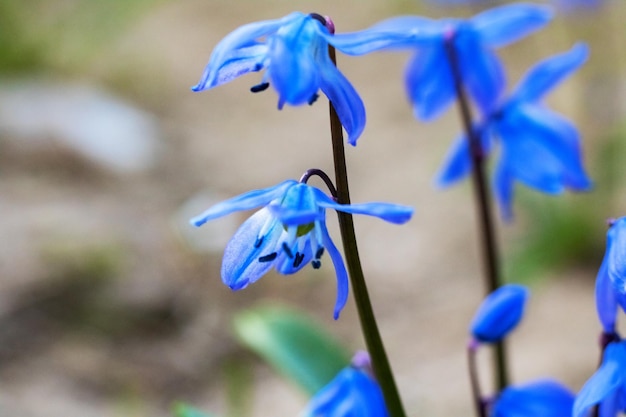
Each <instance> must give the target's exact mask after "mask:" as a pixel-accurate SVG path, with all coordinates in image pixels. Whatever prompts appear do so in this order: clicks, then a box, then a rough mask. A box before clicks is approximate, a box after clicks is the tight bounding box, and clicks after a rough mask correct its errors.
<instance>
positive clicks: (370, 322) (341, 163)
mask: <svg viewBox="0 0 626 417" xmlns="http://www.w3.org/2000/svg"><path fill="white" fill-rule="evenodd" d="M329 54H330V57H331V59H332V61H333V63H335V64H336V56H335V49H334V48H333V47H332V46H329ZM329 104H330V132H331V138H332V148H333V162H334V166H335V185H336V187H337V202H338V203H339V204H350V191H349V187H348V172H347V168H346V157H345V147H344V142H343V141H344V139H343V131H342V125H341V121H340V119H339V116H338V115H337V112H336V110H335V108H334V107H333V104H332V102H329ZM337 216H338V219H339V229H340V232H341V240H342V242H343V251H344V256H345V260H346V266H347V268H348V275H349V277H350V284H351V285H352V291H353V294H354V300H355V303H356V308H357V311H358V314H359V321H360V323H361V330H362V332H363V338H364V339H365V345H366V346H367V350H368V352H369V354H370V357H371V360H372V368H373V370H374V374H375V376H376V379H377V381H378V383H379V384H380V387H381V389H382V391H383V396H384V397H385V403H386V405H387V409H388V411H389V415H390V416H392V417H404V416H405V415H406V414H405V412H404V407H403V405H402V401H401V399H400V394H399V392H398V388H397V386H396V382H395V379H394V376H393V372H392V370H391V366H390V364H389V359H388V358H387V353H386V352H385V347H384V345H383V341H382V338H381V337H380V332H379V331H378V325H377V324H376V317H375V316H374V310H373V309H372V303H371V301H370V297H369V293H368V290H367V285H366V284H365V277H364V275H363V268H362V267H361V261H360V258H359V250H358V247H357V241H356V235H355V231H354V223H353V221H352V215H351V214H348V213H342V212H337Z"/></svg>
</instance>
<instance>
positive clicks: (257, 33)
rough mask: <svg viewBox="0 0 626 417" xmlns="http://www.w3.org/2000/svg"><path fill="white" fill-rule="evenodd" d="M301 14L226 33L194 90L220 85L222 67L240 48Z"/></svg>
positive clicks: (248, 25) (250, 24)
mask: <svg viewBox="0 0 626 417" xmlns="http://www.w3.org/2000/svg"><path fill="white" fill-rule="evenodd" d="M299 15H301V13H292V14H290V15H288V16H285V17H283V18H282V19H275V20H264V21H261V22H254V23H249V24H247V25H244V26H241V27H239V28H237V29H235V30H234V31H232V32H231V33H229V34H228V35H226V37H224V39H222V40H221V41H220V42H219V43H218V44H217V46H216V47H215V49H213V52H212V53H211V57H210V58H209V63H208V65H207V67H206V69H205V71H204V74H203V76H202V79H201V80H200V82H199V83H198V85H196V86H195V87H193V90H194V91H200V90H203V89H207V88H211V87H215V86H216V85H218V84H219V80H220V77H219V74H220V69H221V68H222V67H223V66H224V65H225V64H226V63H227V62H229V60H231V59H232V58H233V56H234V54H236V53H237V52H236V51H237V50H238V49H240V48H245V47H248V46H250V44H251V43H252V42H254V40H255V39H257V38H260V37H262V36H267V35H269V34H271V33H273V32H275V31H276V30H278V28H279V27H280V26H282V25H284V24H285V23H286V22H289V21H290V20H293V19H295V18H297V17H298V16H299ZM226 78H228V77H226Z"/></svg>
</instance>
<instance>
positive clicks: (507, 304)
mask: <svg viewBox="0 0 626 417" xmlns="http://www.w3.org/2000/svg"><path fill="white" fill-rule="evenodd" d="M527 298H528V289H527V288H526V287H524V286H522V285H516V284H507V285H503V286H502V287H500V288H498V289H497V290H495V291H494V292H492V293H491V294H489V295H488V296H487V297H486V298H485V299H484V301H483V302H482V303H481V305H480V307H479V308H478V311H477V312H476V315H475V316H474V319H473V320H472V324H471V326H470V328H471V333H472V336H473V337H474V338H475V339H476V340H478V341H481V342H485V343H495V342H498V341H500V340H501V339H502V338H503V337H505V336H506V335H507V334H508V333H509V332H510V331H511V330H513V329H514V328H515V326H517V324H518V323H519V321H520V320H521V318H522V316H523V315H524V306H525V305H526V299H527Z"/></svg>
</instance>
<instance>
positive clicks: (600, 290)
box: [595, 244, 617, 333]
mask: <svg viewBox="0 0 626 417" xmlns="http://www.w3.org/2000/svg"><path fill="white" fill-rule="evenodd" d="M608 248H609V246H608V244H607V254H606V255H605V256H604V259H603V260H602V265H600V270H599V271H598V275H597V277H596V291H595V295H596V310H597V312H598V317H599V318H600V323H602V328H603V329H604V332H605V333H614V332H615V321H616V318H617V317H616V316H617V300H616V298H615V289H614V288H613V284H612V283H611V280H610V279H609V274H608V256H607V255H608Z"/></svg>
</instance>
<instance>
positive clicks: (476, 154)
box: [445, 34, 509, 390]
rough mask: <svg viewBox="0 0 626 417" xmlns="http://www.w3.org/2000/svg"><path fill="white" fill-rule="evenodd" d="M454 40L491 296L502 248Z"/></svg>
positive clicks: (503, 362)
mask: <svg viewBox="0 0 626 417" xmlns="http://www.w3.org/2000/svg"><path fill="white" fill-rule="evenodd" d="M453 36H454V35H453V34H451V35H450V36H449V37H448V38H447V39H446V41H445V42H446V53H447V55H448V61H449V62H450V69H451V71H452V76H453V78H454V87H455V90H456V95H457V103H458V106H459V110H460V113H461V119H462V122H463V127H464V129H465V134H466V136H467V140H468V141H469V147H470V155H471V158H472V182H473V184H474V196H475V197H476V206H477V210H478V221H479V228H480V230H481V233H480V236H481V246H482V254H483V267H484V276H485V281H486V284H487V288H486V293H487V294H490V293H492V292H493V291H495V290H496V289H498V288H499V287H500V285H502V280H501V278H500V272H499V262H498V248H497V243H496V238H495V231H494V224H493V214H492V210H491V199H490V197H489V195H490V192H489V183H488V182H487V179H486V176H485V154H484V152H483V149H482V144H481V140H480V137H479V135H478V134H477V132H476V131H475V130H474V128H473V126H472V115H471V112H470V107H469V103H468V101H467V97H466V95H465V91H464V89H463V80H462V78H461V69H460V68H459V63H458V58H457V53H456V49H455V47H454V42H453ZM494 347H495V355H494V373H495V375H494V378H495V381H496V386H497V387H498V389H500V390H502V389H504V388H505V387H506V386H507V385H508V380H509V377H508V367H507V358H506V347H505V344H504V340H502V341H500V342H498V343H497V344H496V345H495V346H494Z"/></svg>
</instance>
